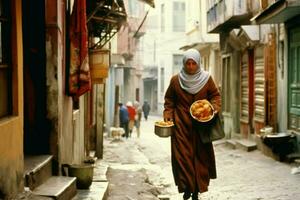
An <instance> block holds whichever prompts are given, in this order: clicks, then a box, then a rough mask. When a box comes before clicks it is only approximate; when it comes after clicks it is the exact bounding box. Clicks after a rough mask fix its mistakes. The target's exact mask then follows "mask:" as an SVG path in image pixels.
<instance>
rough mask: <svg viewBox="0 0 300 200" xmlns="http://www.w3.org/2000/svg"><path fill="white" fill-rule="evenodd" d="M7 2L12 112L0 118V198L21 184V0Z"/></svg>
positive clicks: (19, 187) (10, 196) (12, 194)
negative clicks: (11, 51) (11, 52)
mask: <svg viewBox="0 0 300 200" xmlns="http://www.w3.org/2000/svg"><path fill="white" fill-rule="evenodd" d="M11 3H12V16H13V19H12V34H11V36H12V42H13V44H12V49H14V50H15V51H13V55H12V60H13V62H12V68H13V70H14V71H15V72H16V73H13V115H14V116H13V117H9V118H6V119H1V120H0V199H1V198H4V199H12V198H13V197H14V196H15V195H16V194H17V193H18V192H21V191H22V190H23V188H24V186H23V164H24V157H23V86H22V85H23V55H22V54H23V47H22V19H21V18H22V9H21V5H22V3H21V2H20V1H18V3H15V0H13V1H11Z"/></svg>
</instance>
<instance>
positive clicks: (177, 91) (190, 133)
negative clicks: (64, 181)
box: [164, 75, 221, 193]
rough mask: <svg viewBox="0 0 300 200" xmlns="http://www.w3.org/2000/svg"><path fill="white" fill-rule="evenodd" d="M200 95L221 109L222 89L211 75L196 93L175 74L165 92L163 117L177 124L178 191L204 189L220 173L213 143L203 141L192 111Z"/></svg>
mask: <svg viewBox="0 0 300 200" xmlns="http://www.w3.org/2000/svg"><path fill="white" fill-rule="evenodd" d="M200 99H207V100H209V101H210V102H211V104H212V105H213V107H214V109H215V110H217V111H218V112H219V111H220V107H221V97H220V93H219V90H218V89H217V87H216V85H215V83H214V81H213V79H212V78H211V77H210V78H209V80H208V82H207V83H206V85H205V86H204V87H203V88H202V89H201V90H200V91H199V92H198V93H197V94H194V95H193V94H190V93H188V92H186V91H185V90H183V89H182V88H181V87H180V83H179V77H178V75H175V76H173V77H172V79H171V82H170V85H169V87H168V89H167V92H166V94H165V103H164V107H165V110H164V118H165V119H166V118H170V119H173V120H174V124H175V133H174V134H173V135H172V136H171V159H172V170H173V176H174V179H175V184H176V185H177V186H178V191H179V192H184V191H185V190H188V191H189V192H201V193H202V192H205V191H207V187H208V185H209V180H210V179H213V178H216V177H217V174H216V164H215V155H214V150H213V145H212V143H208V144H203V143H202V141H201V139H200V137H199V133H198V132H197V129H196V127H195V123H194V122H193V119H192V117H191V116H190V114H189V108H190V106H191V104H192V103H193V102H194V101H196V100H200Z"/></svg>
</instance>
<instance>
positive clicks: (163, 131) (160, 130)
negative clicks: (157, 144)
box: [154, 124, 174, 137]
mask: <svg viewBox="0 0 300 200" xmlns="http://www.w3.org/2000/svg"><path fill="white" fill-rule="evenodd" d="M173 131H174V125H173V126H158V125H156V124H155V127H154V133H155V135H157V136H159V137H170V136H171V135H172V134H173Z"/></svg>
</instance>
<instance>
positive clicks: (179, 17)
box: [173, 2, 185, 32]
mask: <svg viewBox="0 0 300 200" xmlns="http://www.w3.org/2000/svg"><path fill="white" fill-rule="evenodd" d="M173 31H174V32H184V31H185V3H184V2H173Z"/></svg>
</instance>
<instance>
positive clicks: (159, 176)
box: [101, 116, 300, 200]
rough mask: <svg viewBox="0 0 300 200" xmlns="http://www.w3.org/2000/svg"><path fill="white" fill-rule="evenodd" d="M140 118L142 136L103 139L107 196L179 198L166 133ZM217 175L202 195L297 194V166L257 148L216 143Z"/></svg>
mask: <svg viewBox="0 0 300 200" xmlns="http://www.w3.org/2000/svg"><path fill="white" fill-rule="evenodd" d="M159 119H160V118H159V117H154V116H150V118H149V119H148V121H145V120H144V119H143V121H142V126H141V137H140V138H137V137H136V134H135V132H134V133H133V136H132V138H129V139H127V140H126V139H124V138H122V139H121V140H117V139H112V138H107V137H106V139H105V141H104V158H103V160H101V163H105V164H107V165H108V170H107V179H108V182H109V186H108V191H107V199H108V200H121V199H122V200H123V199H124V200H125V199H132V200H133V199H136V200H139V199H143V200H147V199H149V200H150V199H168V198H169V199H171V200H177V199H178V200H179V199H182V195H181V194H178V192H177V188H176V186H175V185H174V181H173V176H172V170H171V164H170V139H169V138H159V137H158V136H156V135H155V134H154V130H153V129H154V127H153V126H154V121H156V120H159ZM215 154H216V162H217V173H218V178H217V179H215V180H212V181H211V183H210V186H209V191H208V192H206V193H203V194H201V195H200V199H206V200H223V199H228V200H234V199H236V200H240V199H244V200H248V199H249V200H252V199H253V200H254V199H256V200H258V199H260V200H262V199H265V200H269V199H272V200H291V199H299V198H300V191H299V188H298V185H299V182H300V174H297V173H296V174H295V173H294V174H292V170H293V169H294V168H295V166H291V165H289V164H286V163H283V162H278V161H275V160H274V159H272V158H269V157H267V156H265V155H263V154H262V153H261V152H260V151H259V150H254V151H251V152H246V151H243V150H241V149H232V148H229V147H228V146H226V141H220V142H219V141H218V142H217V144H215Z"/></svg>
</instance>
